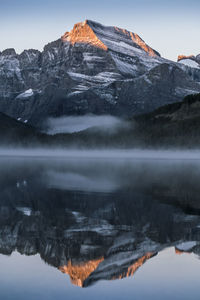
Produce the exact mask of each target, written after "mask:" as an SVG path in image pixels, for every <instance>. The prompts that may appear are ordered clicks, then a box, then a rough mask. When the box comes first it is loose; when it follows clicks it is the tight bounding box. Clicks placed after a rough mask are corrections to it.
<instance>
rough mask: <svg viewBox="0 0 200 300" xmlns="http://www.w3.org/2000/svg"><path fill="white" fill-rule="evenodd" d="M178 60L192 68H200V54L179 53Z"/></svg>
mask: <svg viewBox="0 0 200 300" xmlns="http://www.w3.org/2000/svg"><path fill="white" fill-rule="evenodd" d="M178 62H180V63H181V64H184V65H186V66H188V67H191V68H200V54H199V55H197V56H194V55H189V56H186V55H179V56H178Z"/></svg>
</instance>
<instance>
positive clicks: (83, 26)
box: [62, 20, 160, 56]
mask: <svg viewBox="0 0 200 300" xmlns="http://www.w3.org/2000/svg"><path fill="white" fill-rule="evenodd" d="M62 40H63V41H68V42H71V43H72V44H73V45H74V44H75V43H86V44H91V45H93V46H96V47H99V48H102V49H104V50H108V49H109V50H113V51H117V52H125V53H126V54H131V53H132V52H134V51H137V50H141V53H142V52H143V51H144V52H146V53H147V54H149V55H150V56H160V54H159V53H158V52H157V51H155V50H154V49H152V48H151V47H149V46H148V45H147V44H146V43H145V42H144V41H143V40H142V39H141V38H140V37H139V35H137V34H136V33H133V32H130V31H127V30H126V29H121V28H118V27H113V26H103V25H101V24H100V23H97V22H94V21H90V20H85V21H84V22H81V23H77V24H75V25H74V28H73V29H72V30H71V31H70V32H66V33H65V34H64V35H63V36H62Z"/></svg>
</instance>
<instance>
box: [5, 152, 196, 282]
mask: <svg viewBox="0 0 200 300" xmlns="http://www.w3.org/2000/svg"><path fill="white" fill-rule="evenodd" d="M0 171H1V173H0V253H1V254H5V255H10V254H11V253H12V252H14V251H17V252H19V253H21V254H25V255H36V254H39V255H40V257H41V258H42V260H43V261H45V262H46V263H48V264H49V265H51V266H53V267H55V268H57V269H58V272H59V271H60V272H62V273H65V274H67V275H68V276H69V277H70V279H71V282H72V283H73V284H75V285H78V286H81V287H88V286H91V285H92V284H94V283H97V282H98V281H100V280H115V279H122V278H125V277H129V276H133V275H134V274H135V273H136V271H137V270H138V269H139V268H140V267H141V266H142V265H144V264H145V262H146V261H150V260H151V259H152V258H153V257H155V256H156V255H157V254H158V253H160V252H161V251H162V250H164V249H166V248H168V247H173V248H174V253H176V254H178V255H180V254H182V253H193V254H195V255H197V256H200V216H199V209H200V201H199V192H200V186H199V176H200V162H198V161H180V160H179V161H176V160H174V161H173V162H170V161H164V160H156V161H155V160H154V161H152V160H151V161H149V160H145V161H143V160H131V159H127V160H124V159H122V158H121V159H118V160H116V159H115V160H114V161H112V160H111V159H96V158H95V159H80V160H79V159H77V158H76V159H66V158H65V159H53V160H52V159H51V160H50V159H46V160H45V159H39V158H37V159H34V158H32V159H29V158H26V159H23V158H20V159H19V158H18V159H17V158H9V159H5V158H4V160H1V164H0Z"/></svg>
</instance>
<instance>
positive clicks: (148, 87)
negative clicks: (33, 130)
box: [0, 20, 200, 127]
mask: <svg viewBox="0 0 200 300" xmlns="http://www.w3.org/2000/svg"><path fill="white" fill-rule="evenodd" d="M199 82H200V70H199V69H197V68H190V67H187V66H184V65H183V64H180V63H176V62H172V61H169V60H166V59H164V58H162V57H160V54H159V53H158V52H157V51H155V50H154V49H152V48H151V47H150V46H148V45H147V44H146V43H145V42H144V41H143V40H142V39H141V38H140V37H139V36H138V35H137V34H136V33H132V32H129V31H127V30H124V29H121V28H118V27H111V26H103V25H101V24H99V23H96V22H93V21H89V20H86V21H85V22H82V23H78V24H76V25H74V28H73V29H72V30H71V31H70V32H66V33H65V34H64V35H63V36H62V37H61V38H59V39H58V40H56V41H54V42H52V43H49V44H48V45H46V46H45V47H44V50H43V51H42V52H39V51H38V50H33V49H30V50H25V51H23V52H22V53H21V54H19V55H18V54H16V52H15V50H14V49H6V50H4V51H2V52H1V53H0V111H1V112H3V113H6V114H7V115H9V116H11V117H13V118H16V119H18V120H20V121H22V122H24V121H26V120H27V122H28V123H29V124H31V125H33V126H36V127H40V126H41V124H42V123H43V122H44V120H45V119H46V118H48V117H50V116H51V117H52V116H53V117H57V116H62V115H80V114H88V113H93V114H112V115H118V116H132V115H133V114H141V113H146V112H150V111H152V110H154V109H155V108H157V107H159V106H161V105H164V104H167V103H171V102H176V101H180V100H181V99H182V98H183V97H184V96H185V95H187V94H191V93H197V92H200V84H199Z"/></svg>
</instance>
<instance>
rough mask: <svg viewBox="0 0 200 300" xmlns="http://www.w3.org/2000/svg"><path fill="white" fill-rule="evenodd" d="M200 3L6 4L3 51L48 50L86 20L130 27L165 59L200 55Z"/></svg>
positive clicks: (0, 3) (58, 0) (60, 0)
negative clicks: (47, 45) (12, 49)
mask: <svg viewBox="0 0 200 300" xmlns="http://www.w3.org/2000/svg"><path fill="white" fill-rule="evenodd" d="M199 12H200V0H190V1H189V0H168V1H167V0H98V1H96V0H71V1H70V0H0V51H2V50H4V49H6V48H15V50H16V51H17V53H21V52H22V51H23V50H24V49H30V48H34V49H39V50H42V49H43V47H44V45H45V44H47V43H49V42H51V41H54V40H56V39H58V38H60V37H61V35H63V34H64V32H66V31H70V30H71V29H72V28H73V25H74V24H75V23H77V22H81V21H84V20H85V19H89V20H94V21H97V22H100V23H102V24H104V25H113V26H118V27H121V28H125V29H127V30H130V31H132V32H135V33H137V34H139V35H140V36H141V38H142V39H143V40H145V42H146V43H147V44H149V45H150V46H151V47H152V48H154V49H155V50H157V51H158V52H159V53H160V54H161V55H162V56H163V57H165V58H168V59H172V60H176V59H177V56H178V55H180V54H185V55H190V54H194V55H197V54H199V53H200V38H199V34H200V17H199Z"/></svg>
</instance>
